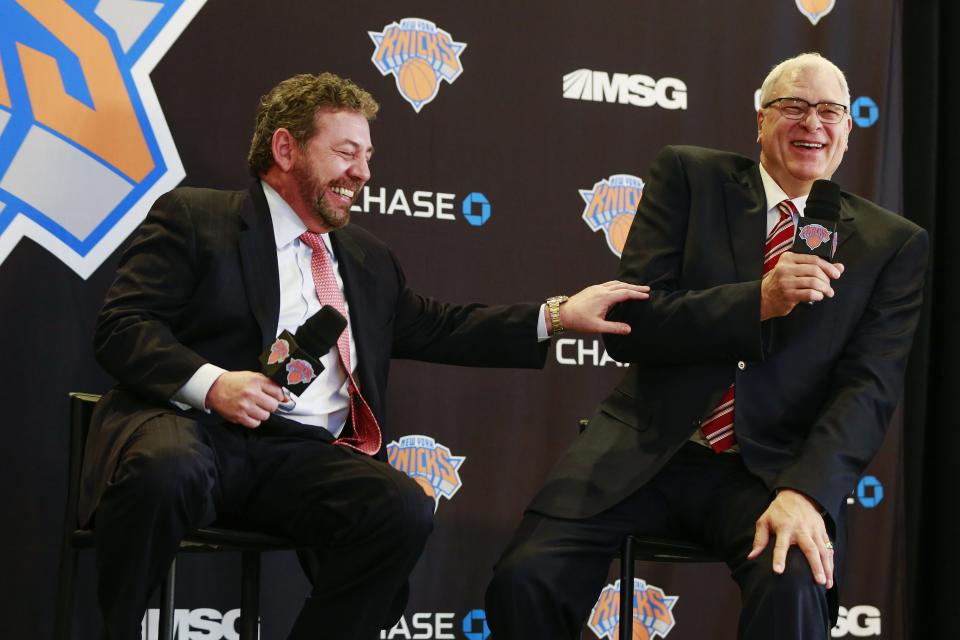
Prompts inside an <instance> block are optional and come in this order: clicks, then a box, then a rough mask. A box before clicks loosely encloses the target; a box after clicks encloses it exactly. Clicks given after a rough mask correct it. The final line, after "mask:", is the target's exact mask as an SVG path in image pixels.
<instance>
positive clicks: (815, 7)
mask: <svg viewBox="0 0 960 640" xmlns="http://www.w3.org/2000/svg"><path fill="white" fill-rule="evenodd" d="M831 4H833V0H800V5H801V6H802V7H803V8H804V9H806V10H807V11H809V12H810V13H820V12H822V11H823V10H824V9H826V8H827V7H829V6H830V5H831Z"/></svg>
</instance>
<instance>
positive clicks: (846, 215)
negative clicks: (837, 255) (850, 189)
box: [837, 194, 857, 252]
mask: <svg viewBox="0 0 960 640" xmlns="http://www.w3.org/2000/svg"><path fill="white" fill-rule="evenodd" d="M853 211H854V207H853V204H852V203H851V202H850V199H849V198H847V197H846V194H841V196H840V222H838V223H837V252H839V251H840V247H842V246H843V243H844V242H846V241H847V240H849V239H850V238H851V237H852V236H853V235H854V234H855V233H856V232H857V227H856V221H855V220H854V215H853Z"/></svg>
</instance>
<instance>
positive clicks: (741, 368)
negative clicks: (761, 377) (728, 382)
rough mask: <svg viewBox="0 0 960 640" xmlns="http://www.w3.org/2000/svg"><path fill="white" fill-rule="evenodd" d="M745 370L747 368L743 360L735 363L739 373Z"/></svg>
mask: <svg viewBox="0 0 960 640" xmlns="http://www.w3.org/2000/svg"><path fill="white" fill-rule="evenodd" d="M746 368H747V363H746V362H744V361H743V360H741V361H740V362H738V363H737V369H740V371H743V370H744V369H746Z"/></svg>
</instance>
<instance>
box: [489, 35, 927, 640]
mask: <svg viewBox="0 0 960 640" xmlns="http://www.w3.org/2000/svg"><path fill="white" fill-rule="evenodd" d="M761 94H762V99H761V104H762V108H761V109H760V110H759V111H758V113H757V131H758V135H757V139H758V142H759V143H760V147H761V151H760V163H759V164H757V163H756V162H754V161H752V160H750V159H748V158H745V157H742V156H739V155H735V154H732V153H724V152H719V151H713V150H709V149H702V148H696V147H668V148H666V149H664V150H663V151H662V152H661V153H660V154H659V156H658V157H657V158H656V160H655V161H654V163H653V166H652V167H651V169H650V173H649V180H648V181H647V185H646V187H645V189H644V194H643V199H642V201H641V203H640V205H639V207H638V210H637V214H636V218H635V220H634V222H633V226H632V228H631V230H630V233H629V236H628V238H627V242H626V246H625V248H624V251H623V257H622V261H621V265H620V278H621V279H622V280H624V281H625V282H641V281H642V282H645V283H648V284H650V286H651V297H650V300H649V301H647V302H645V303H644V304H642V305H637V304H633V303H632V302H626V303H624V304H621V305H618V306H617V307H615V308H614V309H612V310H611V313H610V317H611V318H617V319H619V320H622V321H624V322H627V323H628V324H630V326H631V327H632V328H633V331H632V332H631V333H630V334H629V335H628V336H608V337H607V339H606V346H607V350H608V351H609V353H610V354H611V355H612V356H613V357H614V358H616V359H617V360H621V361H625V362H630V363H632V364H631V366H630V369H629V371H628V373H627V375H626V377H625V378H624V379H623V381H622V382H621V383H620V384H619V385H618V386H617V388H616V389H614V390H613V392H612V393H611V394H610V396H608V397H607V398H606V399H605V400H604V401H603V402H602V403H601V404H600V406H599V408H598V409H597V411H596V413H595V414H594V415H593V417H592V418H591V420H590V426H589V427H588V428H587V429H586V431H585V432H584V433H583V434H582V435H581V436H580V437H579V438H578V439H577V441H576V442H575V443H574V444H573V445H572V447H571V448H570V449H569V450H568V451H567V453H566V454H565V455H564V456H563V458H562V459H561V460H560V462H559V463H558V465H557V467H556V468H555V470H554V471H553V472H552V474H551V475H550V476H549V478H548V479H547V481H546V484H545V486H544V487H543V488H542V489H541V491H540V492H539V493H538V494H537V495H536V497H535V498H534V499H533V501H532V503H531V505H530V507H529V509H528V511H527V513H526V514H525V515H524V518H523V521H522V523H521V525H520V528H519V529H518V531H517V532H516V533H515V535H514V538H513V540H512V541H511V542H510V544H509V545H508V547H507V550H506V551H505V552H504V556H503V558H502V559H501V561H500V563H499V565H498V567H497V572H496V575H495V577H494V579H493V582H492V583H491V585H490V588H489V589H488V592H487V613H488V617H489V620H490V626H491V629H492V631H493V637H494V638H495V639H496V640H515V639H517V640H518V639H521V638H523V639H526V638H533V637H536V638H551V640H560V639H563V638H575V637H579V630H580V628H581V625H582V624H583V622H584V620H585V619H586V616H587V615H588V613H589V611H590V609H591V607H592V605H593V603H594V602H595V601H596V598H597V595H598V593H599V591H600V589H601V588H602V585H603V583H604V581H605V579H606V576H607V572H608V569H609V565H610V562H611V560H612V559H613V557H614V555H615V554H616V551H617V549H618V547H619V544H620V542H621V540H622V539H623V536H624V535H625V534H626V533H631V532H632V533H637V534H642V535H643V534H645V535H653V536H664V537H670V536H678V537H682V538H686V539H691V540H695V541H697V542H700V543H702V544H703V545H705V546H706V547H707V548H709V549H710V550H711V551H713V552H715V553H716V554H718V555H720V556H721V557H723V558H724V559H725V561H726V562H727V564H728V566H729V567H730V570H731V573H732V577H733V578H734V580H735V581H736V582H737V584H738V586H739V587H740V589H741V594H742V602H743V609H742V611H741V616H740V624H739V637H740V638H745V639H751V640H770V639H771V638H777V639H778V640H785V639H796V640H801V639H802V640H820V639H826V638H827V637H828V636H829V627H830V625H831V620H832V619H834V618H835V615H836V608H837V601H836V595H837V587H836V584H835V582H836V579H837V578H836V574H835V569H836V568H837V567H839V566H840V565H841V563H842V556H843V549H844V542H845V531H844V524H845V513H844V509H845V498H846V496H847V495H848V494H849V493H850V492H851V491H852V490H853V488H854V487H855V485H856V482H857V480H858V478H859V476H860V474H861V473H862V472H863V470H864V468H865V467H866V465H867V464H868V463H869V461H870V459H871V458H872V457H873V455H874V453H875V452H876V451H877V449H878V447H879V446H880V444H881V441H882V440H883V435H884V432H885V430H886V427H887V424H888V422H889V420H890V418H891V414H892V412H893V410H894V408H895V406H896V404H897V401H898V399H899V396H900V391H901V388H902V378H903V372H904V367H905V363H906V359H907V355H908V352H909V349H910V344H911V340H912V336H913V332H914V329H915V327H916V323H917V318H918V314H919V311H920V303H921V288H922V283H923V276H924V270H925V267H926V261H927V234H926V233H925V232H924V231H923V230H922V229H919V228H918V227H916V226H915V225H913V224H911V223H910V222H908V221H906V220H904V219H903V218H901V217H899V216H897V215H895V214H893V213H891V212H889V211H886V210H884V209H881V208H880V207H878V206H876V205H875V204H873V203H871V202H868V201H867V200H864V199H862V198H859V197H857V196H855V195H852V194H848V193H843V194H842V196H841V203H840V222H839V226H838V236H839V246H838V248H837V250H836V254H835V257H834V262H828V261H826V260H824V259H822V258H819V257H816V256H811V255H800V254H796V253H793V252H790V251H787V252H785V253H781V251H782V250H783V249H786V248H789V247H790V246H791V245H792V241H793V231H794V229H793V227H794V226H795V225H796V223H797V222H798V221H799V218H798V215H799V214H802V212H803V209H804V207H805V206H806V197H807V195H808V194H809V192H810V188H811V185H812V184H813V182H814V181H815V180H817V179H823V178H829V177H830V176H831V175H832V174H833V172H834V171H835V170H836V168H837V166H838V165H839V164H840V161H841V159H842V157H843V154H844V152H845V151H846V148H847V137H848V134H849V132H850V129H851V126H852V124H851V120H850V115H849V99H850V98H849V90H848V88H847V83H846V80H845V79H844V77H843V74H842V72H841V71H840V70H839V69H838V68H837V67H835V66H834V65H833V64H832V63H830V62H829V61H827V60H825V59H824V58H822V57H820V56H819V55H816V54H805V55H801V56H798V57H796V58H793V59H790V60H787V61H785V62H783V63H781V64H780V65H778V66H777V67H775V68H774V69H773V70H772V71H771V73H770V74H769V75H768V77H767V79H766V81H765V82H764V83H763V87H762V89H761ZM781 234H783V235H781ZM765 238H767V242H765ZM764 274H765V275H764ZM731 385H732V386H731ZM718 425H719V429H714V428H712V427H715V426H718Z"/></svg>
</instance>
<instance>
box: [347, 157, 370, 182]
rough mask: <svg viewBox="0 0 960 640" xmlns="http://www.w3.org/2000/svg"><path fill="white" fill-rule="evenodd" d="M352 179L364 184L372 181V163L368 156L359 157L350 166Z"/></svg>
mask: <svg viewBox="0 0 960 640" xmlns="http://www.w3.org/2000/svg"><path fill="white" fill-rule="evenodd" d="M350 177H351V178H353V179H355V180H360V181H361V182H364V183H365V182H367V181H368V180H370V163H369V162H368V161H367V158H366V156H362V155H359V156H357V159H356V160H355V161H354V162H353V163H352V164H351V165H350Z"/></svg>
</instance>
